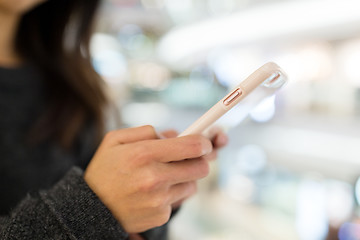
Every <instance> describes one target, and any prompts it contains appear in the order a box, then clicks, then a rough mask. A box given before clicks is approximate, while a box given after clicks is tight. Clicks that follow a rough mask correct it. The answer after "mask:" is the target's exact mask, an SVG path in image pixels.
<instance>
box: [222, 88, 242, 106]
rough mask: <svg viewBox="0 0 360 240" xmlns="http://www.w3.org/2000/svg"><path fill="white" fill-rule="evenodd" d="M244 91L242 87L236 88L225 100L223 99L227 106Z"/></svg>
mask: <svg viewBox="0 0 360 240" xmlns="http://www.w3.org/2000/svg"><path fill="white" fill-rule="evenodd" d="M241 94H242V91H241V89H240V88H237V89H236V90H234V91H233V92H232V93H231V94H230V95H229V96H228V97H227V98H225V100H224V101H223V103H224V105H225V106H229V105H230V104H231V103H232V102H234V101H235V100H236V99H237V98H238V97H240V96H241Z"/></svg>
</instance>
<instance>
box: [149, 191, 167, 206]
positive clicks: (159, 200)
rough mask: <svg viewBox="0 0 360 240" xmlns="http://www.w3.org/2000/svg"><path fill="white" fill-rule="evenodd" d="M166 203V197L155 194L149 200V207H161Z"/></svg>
mask: <svg viewBox="0 0 360 240" xmlns="http://www.w3.org/2000/svg"><path fill="white" fill-rule="evenodd" d="M167 204H168V198H167V197H166V196H163V195H162V194H160V195H157V196H155V197H154V198H153V199H152V200H151V201H150V207H151V208H153V209H163V208H164V207H166V205H167Z"/></svg>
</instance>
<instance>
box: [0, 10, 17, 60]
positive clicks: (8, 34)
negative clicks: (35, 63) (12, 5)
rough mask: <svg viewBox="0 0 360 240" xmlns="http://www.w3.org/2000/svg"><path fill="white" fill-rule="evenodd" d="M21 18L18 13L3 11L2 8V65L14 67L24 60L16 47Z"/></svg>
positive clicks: (0, 41) (0, 38) (0, 24)
mask: <svg viewBox="0 0 360 240" xmlns="http://www.w3.org/2000/svg"><path fill="white" fill-rule="evenodd" d="M19 20H20V17H19V16H18V15H16V14H10V13H6V12H2V11H1V9H0V29H1V32H0V66H5V67H14V66H18V65H20V64H21V62H22V61H21V58H20V56H19V55H18V54H17V53H16V49H15V36H16V32H17V28H18V23H19Z"/></svg>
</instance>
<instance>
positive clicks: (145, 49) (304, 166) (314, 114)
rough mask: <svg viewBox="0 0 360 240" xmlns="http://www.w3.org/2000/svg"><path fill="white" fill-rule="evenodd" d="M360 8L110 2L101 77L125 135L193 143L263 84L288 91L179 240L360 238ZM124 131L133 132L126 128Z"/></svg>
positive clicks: (239, 134) (351, 0)
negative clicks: (258, 73) (248, 90)
mask: <svg viewBox="0 0 360 240" xmlns="http://www.w3.org/2000/svg"><path fill="white" fill-rule="evenodd" d="M359 9H360V1H358V0H181V1H180V0H105V1H104V2H103V6H102V8H101V13H100V14H99V18H98V22H97V26H96V34H95V35H94V36H93V38H92V43H91V49H92V54H93V64H94V66H95V68H96V70H97V71H98V72H99V73H100V74H101V75H102V76H103V77H104V79H105V80H106V82H107V84H108V85H109V91H110V93H111V95H112V97H113V99H114V102H115V105H116V109H117V110H118V112H119V114H118V116H119V117H120V120H121V122H122V126H121V127H129V126H139V125H143V124H152V125H154V126H155V127H156V128H157V129H159V131H161V130H165V129H168V128H175V129H177V130H178V131H179V132H181V131H183V130H184V129H185V128H186V127H187V126H189V125H190V124H191V123H192V122H193V121H194V120H196V119H197V118H198V117H199V116H201V115H202V114H203V113H204V112H205V111H206V110H207V109H208V108H209V107H211V106H212V105H213V104H214V103H216V102H217V101H218V100H219V99H220V98H222V97H223V96H224V94H225V93H226V92H227V91H228V90H229V89H231V88H232V87H233V86H234V85H236V84H237V83H238V82H239V81H241V80H242V79H244V78H245V77H246V76H248V75H249V74H250V73H251V72H252V71H254V70H255V69H257V68H258V67H259V66H261V65H262V64H264V63H266V62H268V61H274V62H276V63H278V64H279V65H280V66H281V67H282V68H283V69H284V71H285V72H287V74H288V77H289V83H288V84H287V85H286V86H285V87H284V88H283V89H282V90H281V91H279V92H278V94H277V95H276V97H273V98H270V99H268V100H267V101H266V102H264V103H262V104H261V105H259V106H258V107H256V108H255V109H254V110H253V111H252V112H251V113H250V115H249V116H248V117H247V118H246V119H245V120H243V121H241V122H240V120H239V119H237V118H236V114H237V113H236V111H234V112H233V113H232V114H233V116H232V119H233V121H230V122H227V123H226V128H227V129H229V130H228V134H229V138H230V143H229V145H228V146H227V147H226V148H225V149H223V150H222V151H220V153H219V155H218V159H217V161H215V162H213V163H212V170H211V174H210V176H209V177H207V178H206V179H204V180H202V181H201V182H200V183H199V193H198V194H197V195H196V196H195V197H193V198H191V199H190V200H189V201H188V202H186V204H185V205H184V206H183V207H182V210H181V211H180V212H179V214H178V215H177V216H176V217H175V218H174V220H173V221H172V222H171V225H170V239H171V240H189V239H196V240H235V239H242V240H263V239H267V240H268V239H276V240H282V239H284V240H285V239H286V240H292V239H301V240H323V239H324V240H325V239H327V240H329V239H340V240H355V239H360V220H359V215H360V208H359V204H360V178H359V176H360V13H359ZM114 127H120V126H119V125H116V126H114Z"/></svg>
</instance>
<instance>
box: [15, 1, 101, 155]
mask: <svg viewBox="0 0 360 240" xmlns="http://www.w3.org/2000/svg"><path fill="white" fill-rule="evenodd" d="M98 5H99V0H61V1H60V0H48V1H46V2H44V3H43V4H41V5H39V6H37V7H36V8H34V9H32V10H31V11H29V12H27V13H26V14H25V15H24V16H23V18H22V20H21V22H20V24H19V28H18V32H17V36H16V49H17V51H18V53H19V54H20V55H21V56H22V57H23V58H24V59H25V60H26V61H28V62H31V63H32V64H34V65H35V66H37V67H39V68H40V70H41V72H42V73H43V74H44V76H45V79H46V80H45V86H46V90H47V94H48V95H47V97H48V102H47V108H46V109H47V110H46V111H45V112H44V113H43V115H42V116H41V117H40V119H39V121H38V122H37V123H36V124H34V129H33V130H35V131H32V133H33V135H36V137H37V139H41V140H45V139H54V140H56V141H57V142H58V143H60V144H61V145H62V146H63V147H66V148H69V147H71V146H72V144H73V143H74V140H76V137H77V136H78V134H79V133H80V131H81V130H82V128H83V127H84V125H86V124H88V123H89V121H90V120H93V121H94V122H95V125H96V130H97V140H100V137H101V136H102V134H103V125H104V123H103V122H104V119H103V107H104V106H105V104H106V102H107V100H106V97H105V94H104V91H103V87H104V86H103V82H102V81H101V79H100V77H99V75H98V74H97V73H96V72H95V71H94V69H93V67H92V65H91V59H90V53H89V41H90V36H91V33H92V27H93V19H94V16H95V14H96V9H97V7H98Z"/></svg>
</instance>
